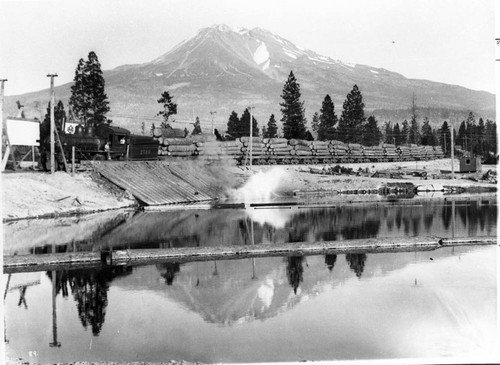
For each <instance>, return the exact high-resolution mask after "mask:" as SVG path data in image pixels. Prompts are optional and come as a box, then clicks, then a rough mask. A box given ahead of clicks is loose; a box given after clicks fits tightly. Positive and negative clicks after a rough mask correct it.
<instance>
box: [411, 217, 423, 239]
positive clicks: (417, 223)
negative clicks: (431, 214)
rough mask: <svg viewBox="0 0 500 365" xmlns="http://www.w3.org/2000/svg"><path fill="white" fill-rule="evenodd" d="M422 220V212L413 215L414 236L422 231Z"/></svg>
mask: <svg viewBox="0 0 500 365" xmlns="http://www.w3.org/2000/svg"><path fill="white" fill-rule="evenodd" d="M421 220H422V216H421V215H420V214H418V215H416V216H413V217H412V220H411V221H412V222H411V223H412V227H413V236H414V237H417V236H418V235H419V233H420V221H421Z"/></svg>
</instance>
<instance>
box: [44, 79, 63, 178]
mask: <svg viewBox="0 0 500 365" xmlns="http://www.w3.org/2000/svg"><path fill="white" fill-rule="evenodd" d="M47 77H50V173H51V174H54V172H55V164H56V163H55V148H54V147H55V140H54V134H55V121H54V104H55V102H56V98H55V94H54V77H57V74H48V75H47ZM61 152H62V151H61Z"/></svg>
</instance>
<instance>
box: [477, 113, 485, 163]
mask: <svg viewBox="0 0 500 365" xmlns="http://www.w3.org/2000/svg"><path fill="white" fill-rule="evenodd" d="M476 136H477V139H478V145H477V147H476V149H477V152H476V153H477V154H478V155H481V156H485V155H486V151H485V149H484V145H485V143H484V141H485V139H486V126H485V124H484V120H483V118H479V122H478V124H477V127H476Z"/></svg>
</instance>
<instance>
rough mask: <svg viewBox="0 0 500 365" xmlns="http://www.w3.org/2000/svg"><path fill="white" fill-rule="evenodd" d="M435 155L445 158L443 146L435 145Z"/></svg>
mask: <svg viewBox="0 0 500 365" xmlns="http://www.w3.org/2000/svg"><path fill="white" fill-rule="evenodd" d="M434 157H435V158H444V152H443V149H442V148H441V146H434Z"/></svg>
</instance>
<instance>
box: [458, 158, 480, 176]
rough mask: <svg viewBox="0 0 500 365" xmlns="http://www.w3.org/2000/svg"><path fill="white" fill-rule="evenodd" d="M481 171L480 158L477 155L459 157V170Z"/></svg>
mask: <svg viewBox="0 0 500 365" xmlns="http://www.w3.org/2000/svg"><path fill="white" fill-rule="evenodd" d="M478 171H481V159H480V158H479V157H462V158H461V159H460V172H478Z"/></svg>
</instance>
